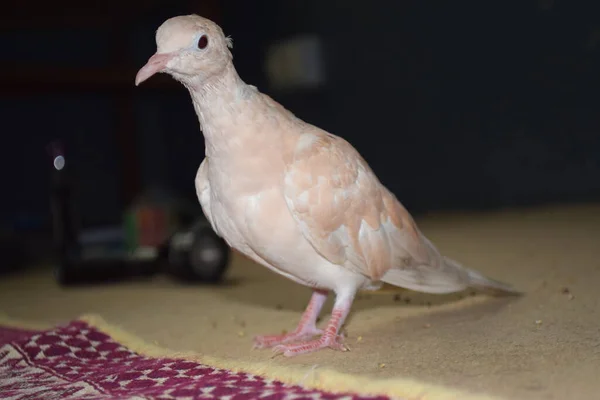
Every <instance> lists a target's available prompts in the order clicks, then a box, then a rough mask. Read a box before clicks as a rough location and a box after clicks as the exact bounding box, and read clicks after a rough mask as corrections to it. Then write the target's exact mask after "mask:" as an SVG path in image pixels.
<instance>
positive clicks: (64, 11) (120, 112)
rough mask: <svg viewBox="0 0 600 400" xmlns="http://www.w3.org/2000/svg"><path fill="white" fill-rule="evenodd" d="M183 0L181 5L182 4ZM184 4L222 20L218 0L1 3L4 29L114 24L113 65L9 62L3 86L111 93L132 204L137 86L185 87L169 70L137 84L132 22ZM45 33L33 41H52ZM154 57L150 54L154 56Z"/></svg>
mask: <svg viewBox="0 0 600 400" xmlns="http://www.w3.org/2000/svg"><path fill="white" fill-rule="evenodd" d="M177 3H179V4H177ZM173 4H177V5H180V6H181V7H182V8H184V9H185V10H186V11H187V12H189V13H198V14H201V15H203V16H206V17H208V18H211V19H213V20H215V21H216V22H220V20H221V18H220V13H219V2H218V1H217V0H202V1H184V2H177V1H175V2H173V1H171V2H169V1H166V0H143V1H141V0H130V1H115V0H106V1H103V2H101V3H89V2H80V1H76V0H57V1H55V2H44V1H17V0H7V1H5V2H3V4H2V5H1V6H0V27H1V28H0V30H2V31H7V30H11V29H29V28H35V29H40V28H42V29H49V30H51V29H63V28H81V27H85V28H89V27H99V28H101V27H110V29H107V33H108V34H110V36H111V37H110V40H111V43H112V45H111V47H112V49H113V52H112V59H111V62H110V66H109V67H98V68H78V67H73V68H69V67H57V66H53V65H30V64H25V65H18V64H17V65H3V66H2V67H0V71H1V73H0V91H1V92H2V93H3V94H10V95H13V96H30V95H32V94H38V93H40V92H56V91H62V92H64V91H81V92H93V91H102V92H105V93H106V92H109V93H110V94H111V95H112V96H113V99H114V107H115V111H116V115H117V126H116V127H115V130H114V132H115V134H116V138H117V142H118V143H119V149H118V151H119V153H120V155H121V160H120V162H121V176H122V178H121V179H122V181H121V185H122V194H123V197H124V198H123V204H125V205H127V204H130V203H131V201H132V200H133V198H134V197H135V196H136V195H137V194H138V193H139V192H140V190H141V176H140V164H139V158H138V154H137V146H136V142H135V134H136V123H135V118H134V112H133V93H134V92H133V91H134V90H171V89H179V90H181V87H180V86H178V85H176V83H175V82H173V81H172V80H171V79H169V78H168V77H167V76H164V75H158V76H156V77H154V78H152V79H151V80H150V81H148V82H147V84H144V86H143V87H140V88H136V87H135V86H134V84H133V82H134V79H135V74H136V72H137V69H138V68H139V67H141V65H134V63H133V62H132V61H131V60H130V57H129V49H128V47H127V41H126V40H124V38H125V37H126V36H127V28H128V25H131V22H132V21H136V20H139V19H140V18H147V16H148V15H156V14H160V11H161V9H164V7H165V6H167V5H168V6H171V7H172V6H173ZM52 45H53V43H51V42H45V41H44V40H43V38H40V40H39V41H38V42H36V43H31V49H32V50H34V49H35V47H36V46H52ZM148 56H150V54H149V55H148Z"/></svg>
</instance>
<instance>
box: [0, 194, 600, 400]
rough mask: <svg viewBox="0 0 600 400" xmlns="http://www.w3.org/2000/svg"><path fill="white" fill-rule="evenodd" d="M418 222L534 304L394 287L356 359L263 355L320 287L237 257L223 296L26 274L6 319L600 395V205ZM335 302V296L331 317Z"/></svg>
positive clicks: (4, 296) (7, 284) (233, 351)
mask: <svg viewBox="0 0 600 400" xmlns="http://www.w3.org/2000/svg"><path fill="white" fill-rule="evenodd" d="M417 222H418V223H419V225H420V227H421V229H422V230H423V232H424V233H425V234H426V235H428V237H429V238H430V239H431V240H432V241H433V242H434V243H436V244H437V246H438V247H439V248H440V250H442V252H443V253H444V254H446V255H448V256H450V257H453V258H455V259H457V260H459V261H460V262H462V263H464V264H465V265H467V266H470V267H473V268H476V269H479V270H480V271H482V272H484V273H486V274H488V275H489V276H491V277H494V278H496V279H499V280H503V281H506V282H509V283H511V284H514V285H515V286H516V287H517V288H519V289H521V290H524V291H526V292H527V294H526V295H525V296H524V297H522V298H517V299H493V298H489V297H486V296H483V295H477V296H471V295H469V293H466V294H460V295H449V296H435V295H425V294H418V293H414V292H409V291H403V290H401V289H398V290H396V289H394V288H388V287H386V288H384V290H382V291H381V292H377V293H373V294H361V295H360V297H359V299H357V301H356V302H355V304H354V308H353V313H352V315H351V318H350V320H349V322H348V324H347V325H346V327H347V334H348V339H347V343H348V344H349V346H350V348H351V351H350V352H347V353H341V352H334V351H331V350H327V351H322V352H319V353H315V354H310V355H304V356H299V357H296V358H291V359H286V358H284V357H276V358H270V357H271V353H270V352H269V350H252V336H253V335H255V334H264V333H278V332H281V331H282V330H284V329H285V330H290V329H293V327H294V326H295V324H296V323H297V321H298V318H299V317H300V313H301V312H302V310H303V309H304V307H305V305H306V303H307V301H308V298H309V296H310V291H309V290H308V289H307V288H304V287H302V286H299V285H297V284H295V283H293V282H290V281H288V280H286V279H285V278H283V277H280V276H277V275H275V274H274V273H272V272H270V271H268V270H266V269H264V268H262V267H260V266H257V265H255V264H253V263H251V262H249V261H247V260H246V259H244V258H242V257H240V256H236V257H235V258H234V261H233V264H232V268H231V270H230V271H229V273H228V282H227V284H224V285H222V286H220V287H204V286H187V285H181V284H178V283H175V282H172V281H170V280H169V279H168V278H165V277H159V278H157V279H154V280H152V281H149V282H136V283H127V284H117V285H110V286H91V287H82V288H69V289H64V288H60V287H58V286H57V285H56V284H55V282H54V281H53V278H52V274H51V272H50V271H46V270H40V271H35V272H29V273H27V274H26V275H23V276H13V277H10V278H5V279H4V280H3V281H0V312H2V313H5V314H7V315H8V316H9V317H12V318H16V319H21V320H33V321H41V322H44V323H48V324H54V323H60V322H65V321H67V320H71V319H74V318H77V317H79V316H81V315H83V314H90V313H94V314H98V315H100V316H101V317H103V318H104V319H105V320H106V321H108V322H109V323H112V324H116V325H118V326H120V327H122V328H124V329H126V330H128V331H129V332H131V333H133V334H136V335H138V336H140V337H141V338H143V339H145V340H147V341H149V342H154V343H157V344H159V345H161V346H165V347H168V348H171V349H174V350H186V351H187V350H193V351H197V352H200V353H204V354H208V355H211V356H217V357H222V358H234V359H243V360H247V361H261V362H264V361H267V362H270V363H273V364H275V365H296V366H304V367H306V368H307V369H308V368H319V367H331V368H334V369H336V370H338V371H341V372H349V373H358V374H363V375H368V376H373V377H400V376H401V377H409V378H416V379H419V380H422V381H425V382H431V383H437V384H444V385H449V386H452V387H456V388H460V389H468V390H474V391H478V392H484V393H489V394H493V395H499V396H505V397H506V398H512V399H564V398H569V399H571V400H575V399H591V398H600V395H599V393H600V379H599V378H600V206H580V207H547V208H538V209H531V210H519V211H502V212H494V213H469V214H467V213H464V214H435V215H433V214H432V215H429V216H427V217H423V218H419V219H418V221H417ZM398 295H399V296H398ZM330 306H331V299H330V301H329V303H328V305H327V309H326V311H327V312H329V309H330ZM322 316H323V317H324V318H327V315H326V314H325V313H324V314H323V315H322Z"/></svg>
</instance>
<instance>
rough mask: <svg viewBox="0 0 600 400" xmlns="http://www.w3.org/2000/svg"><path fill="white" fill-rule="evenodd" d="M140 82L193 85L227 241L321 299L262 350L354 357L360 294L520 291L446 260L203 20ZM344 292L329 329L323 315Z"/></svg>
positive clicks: (212, 218) (214, 216)
mask: <svg viewBox="0 0 600 400" xmlns="http://www.w3.org/2000/svg"><path fill="white" fill-rule="evenodd" d="M155 40H156V53H155V54H154V55H152V56H151V57H150V58H149V60H148V61H147V63H146V64H145V65H144V66H143V67H142V68H140V69H139V71H138V73H137V75H136V78H135V85H136V86H137V85H139V84H141V83H142V82H144V81H146V80H147V79H149V78H150V77H152V76H153V75H155V74H157V73H166V74H168V75H170V76H171V77H172V78H173V79H175V80H176V81H178V82H180V83H181V84H182V85H183V86H184V87H185V88H187V90H188V92H189V94H190V96H191V100H192V103H193V106H194V109H195V112H196V114H197V117H198V120H199V123H200V130H201V131H202V133H203V135H204V139H205V157H204V159H203V160H202V162H201V164H200V166H199V168H198V171H197V174H196V177H195V189H196V194H197V197H198V200H199V202H200V205H201V207H202V210H203V213H204V214H205V215H206V218H207V219H208V220H209V222H210V224H211V226H212V229H214V231H215V233H216V234H217V235H219V236H220V237H221V238H223V239H224V240H225V241H226V242H227V244H228V245H229V246H230V247H232V248H234V249H235V250H237V251H238V252H240V253H242V254H243V255H245V256H246V257H248V258H249V259H251V260H253V261H255V262H256V263H258V264H260V265H262V266H264V267H266V268H268V269H270V270H272V271H273V272H275V273H278V274H281V275H283V276H284V277H286V278H288V279H290V280H292V281H294V282H297V283H299V284H302V285H305V286H307V287H309V288H311V290H312V296H311V298H310V301H309V304H308V306H307V308H306V310H305V311H304V313H303V314H302V316H301V319H300V322H299V323H298V326H297V327H296V329H295V330H293V331H291V332H289V333H285V334H276V335H266V336H257V337H255V338H254V346H255V347H256V348H271V349H272V350H273V351H275V352H276V353H277V354H283V355H284V356H296V355H299V354H305V353H311V352H315V351H318V350H321V349H327V348H329V349H334V350H341V351H346V350H348V347H347V346H346V345H345V344H344V336H343V334H342V333H341V332H342V330H341V328H342V326H343V324H344V322H345V320H346V317H347V316H348V313H349V311H350V309H351V306H352V303H353V301H354V299H355V296H356V294H357V292H358V291H361V290H367V291H368V290H377V289H380V288H381V286H382V285H383V284H384V283H387V284H389V285H394V286H397V287H401V288H405V289H410V290H415V291H420V292H425V293H435V294H445V293H453V292H461V291H463V290H466V289H467V288H471V289H482V290H486V289H487V290H491V291H494V292H495V293H496V294H501V293H504V294H519V293H520V292H518V291H516V290H515V289H513V287H512V286H510V285H508V284H505V283H502V282H499V281H496V280H493V279H490V278H488V277H486V276H484V275H482V274H481V273H479V272H476V271H475V270H472V269H468V268H466V267H464V266H462V265H461V264H459V263H458V262H456V261H454V260H452V259H450V258H448V257H445V256H443V255H442V254H440V252H439V251H438V249H437V248H436V247H435V246H434V244H433V243H432V242H431V241H429V240H428V239H427V238H426V237H425V235H424V234H423V233H422V232H421V231H420V230H419V228H418V227H417V225H416V223H415V221H414V219H413V218H412V216H411V215H410V213H409V212H408V211H407V210H406V208H405V207H404V206H403V205H402V204H401V203H400V201H399V200H398V199H397V198H396V196H395V195H394V194H393V193H392V192H391V191H390V190H389V189H387V188H386V186H384V185H383V184H382V183H381V182H380V181H379V179H378V178H377V176H376V175H375V173H374V172H373V170H372V169H371V168H370V167H369V165H368V164H367V162H366V161H365V159H364V158H363V157H362V156H361V155H360V154H359V152H358V151H357V150H356V149H355V148H354V147H353V146H352V145H351V144H350V143H349V142H348V141H347V140H345V139H343V138H341V137H340V136H336V135H334V134H332V133H329V132H327V131H325V130H323V129H320V128H319V127H317V126H314V125H312V124H310V123H308V122H306V121H303V120H302V119H300V118H299V117H297V116H296V115H295V114H293V113H292V112H291V111H289V110H288V109H286V108H285V107H284V106H282V105H281V104H279V103H278V102H276V101H275V100H274V99H273V98H271V97H270V96H268V95H267V94H265V93H262V92H261V91H259V90H258V89H257V88H256V87H255V86H253V85H250V84H247V83H245V82H244V81H243V80H242V79H241V77H240V76H239V75H238V73H237V71H236V69H235V67H234V65H233V56H232V53H231V49H232V46H233V41H232V39H231V38H230V37H227V36H225V34H224V33H223V30H222V29H221V27H220V26H219V25H218V24H216V23H215V22H213V21H211V20H209V19H207V18H204V17H201V16H199V15H196V14H192V15H181V16H175V17H172V18H170V19H167V20H166V21H165V22H163V23H162V24H161V25H160V26H159V28H158V29H157V31H156V36H155ZM331 293H333V294H334V295H335V301H334V305H333V309H332V311H331V317H330V319H329V321H328V322H327V324H326V326H325V327H324V329H319V328H317V318H318V315H319V314H320V312H321V309H322V307H323V305H324V303H325V301H326V299H327V297H328V295H329V294H331Z"/></svg>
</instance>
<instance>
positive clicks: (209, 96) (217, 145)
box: [186, 62, 256, 156]
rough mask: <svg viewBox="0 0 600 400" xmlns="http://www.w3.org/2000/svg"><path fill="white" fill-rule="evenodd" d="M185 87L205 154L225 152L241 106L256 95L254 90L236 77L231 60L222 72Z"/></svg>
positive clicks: (238, 118) (237, 120) (245, 104)
mask: <svg viewBox="0 0 600 400" xmlns="http://www.w3.org/2000/svg"><path fill="white" fill-rule="evenodd" d="M186 86H187V87H188V90H189V92H190V95H191V97H192V101H193V103H194V108H195V110H196V114H197V115H198V120H199V121H200V127H201V129H202V132H203V134H204V139H205V145H206V155H207V156H210V155H216V152H219V151H226V150H227V147H228V142H230V141H231V139H232V136H233V132H234V131H235V130H236V123H237V122H239V120H240V118H241V115H242V113H243V110H244V107H247V106H248V102H249V101H252V97H253V96H255V94H256V91H255V89H254V88H253V87H251V86H249V85H247V84H246V83H245V82H244V81H243V80H242V79H241V78H240V77H239V75H238V73H237V71H236V70H235V67H234V66H233V63H232V62H230V63H229V64H228V65H227V66H226V67H225V68H224V70H223V71H222V73H220V74H218V75H215V76H212V77H209V78H207V79H206V80H204V81H203V82H201V83H200V84H197V85H194V84H191V85H186Z"/></svg>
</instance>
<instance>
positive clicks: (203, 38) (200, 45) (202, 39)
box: [198, 35, 208, 50]
mask: <svg viewBox="0 0 600 400" xmlns="http://www.w3.org/2000/svg"><path fill="white" fill-rule="evenodd" d="M206 46H208V37H207V36H206V35H202V36H200V39H198V48H199V49H200V50H202V49H205V48H206Z"/></svg>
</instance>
